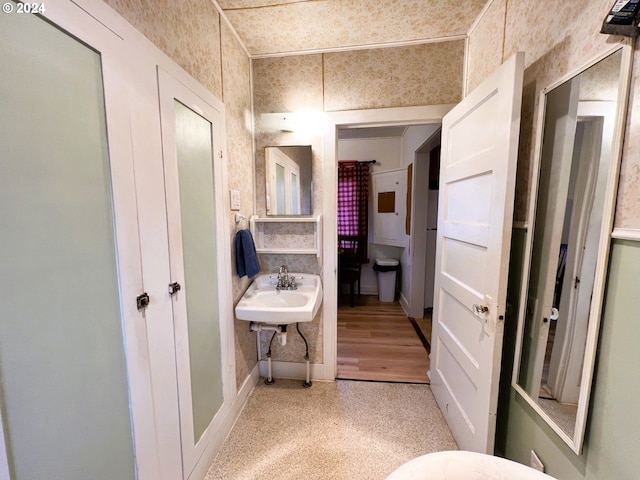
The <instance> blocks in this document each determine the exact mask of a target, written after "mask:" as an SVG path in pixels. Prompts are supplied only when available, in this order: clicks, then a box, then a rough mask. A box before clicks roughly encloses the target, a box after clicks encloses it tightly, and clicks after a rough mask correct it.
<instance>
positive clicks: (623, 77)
mask: <svg viewBox="0 0 640 480" xmlns="http://www.w3.org/2000/svg"><path fill="white" fill-rule="evenodd" d="M632 45H633V44H632V42H631V40H629V39H624V40H623V41H621V42H620V43H617V44H615V45H613V46H611V47H610V48H609V49H607V50H606V51H605V52H603V53H602V54H601V55H599V56H598V57H596V58H594V59H592V60H591V61H590V62H588V63H587V64H585V65H583V66H582V67H580V68H578V69H576V70H575V71H573V72H571V73H569V74H567V75H566V76H564V77H563V78H561V79H560V80H558V81H557V82H555V83H553V84H551V85H549V86H548V87H546V88H544V89H543V90H542V91H541V93H540V98H539V103H538V112H540V113H539V115H538V122H537V130H536V144H535V152H536V156H535V159H534V163H533V165H532V169H531V177H530V185H531V192H530V197H529V198H530V203H529V210H528V212H527V219H528V222H527V224H528V225H527V227H528V228H527V236H526V243H525V251H524V269H523V281H522V285H521V289H520V306H519V310H518V330H517V334H516V348H515V358H514V364H513V375H512V379H511V386H512V387H513V389H514V390H515V391H516V392H518V394H519V395H520V396H521V397H522V398H523V399H524V400H525V401H526V402H527V403H528V404H529V405H530V406H531V408H533V410H534V411H535V412H536V413H537V414H538V415H540V417H541V418H542V419H543V420H544V421H545V422H546V423H547V424H548V425H549V426H550V427H551V428H552V429H553V430H554V431H555V432H556V433H557V434H558V435H559V436H560V438H561V439H562V440H563V441H564V442H565V443H566V444H567V445H569V447H570V448H571V449H572V450H573V451H574V452H575V453H577V454H578V455H579V454H580V452H581V451H582V445H583V443H584V433H585V427H586V423H587V413H588V408H589V400H590V397H591V386H592V381H593V372H594V367H595V358H596V350H597V348H598V334H599V331H600V318H601V316H602V304H603V299H604V289H605V282H606V275H607V268H608V262H609V248H610V243H611V233H612V230H613V218H614V211H615V204H616V195H617V189H618V175H619V173H620V161H621V157H622V144H623V140H624V128H625V120H626V116H627V108H628V101H629V89H630V82H631V66H632V61H633V46H632ZM618 50H621V51H622V63H621V66H620V79H619V86H618V98H617V110H616V116H615V127H614V132H613V140H612V145H611V157H612V158H611V160H612V161H611V163H610V165H609V171H608V173H607V175H608V177H607V189H606V194H605V204H604V209H603V215H602V226H601V230H600V243H599V247H598V259H597V264H596V271H595V281H594V287H593V297H592V302H591V307H590V310H589V326H588V330H587V342H586V347H585V354H584V363H583V369H582V378H581V383H580V385H581V387H580V396H579V399H578V410H577V415H576V423H575V429H574V432H573V436H570V435H568V434H567V433H566V432H565V431H564V430H562V428H560V425H558V423H557V422H556V421H555V420H554V419H553V418H552V417H551V416H550V415H549V414H548V413H547V412H546V411H545V410H544V409H543V408H542V407H541V406H540V404H539V403H538V402H536V400H535V399H533V398H532V397H531V395H529V393H528V392H527V391H526V390H525V389H524V388H522V386H520V385H519V384H518V374H519V371H520V359H521V354H522V341H523V338H522V337H523V332H524V319H525V312H526V305H527V301H526V299H527V295H528V291H529V273H530V269H531V256H532V251H533V233H534V229H535V228H534V223H535V222H534V219H535V214H536V204H537V201H536V199H537V196H538V182H539V177H540V164H541V157H542V142H543V134H544V121H545V111H546V98H547V94H548V93H549V92H550V91H551V90H553V89H554V88H556V87H558V86H559V85H561V84H563V83H565V82H567V81H568V80H571V79H572V78H574V77H575V76H576V75H579V74H580V73H582V72H584V71H585V70H587V69H588V68H590V67H592V66H593V65H595V64H596V63H598V62H599V61H601V60H603V59H604V58H606V57H608V56H609V55H611V54H613V53H615V52H616V51H618Z"/></svg>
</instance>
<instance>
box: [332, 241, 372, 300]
mask: <svg viewBox="0 0 640 480" xmlns="http://www.w3.org/2000/svg"><path fill="white" fill-rule="evenodd" d="M366 241H367V240H366V236H347V235H339V236H338V245H339V250H338V285H339V287H340V293H342V285H348V286H349V306H350V307H352V308H353V307H355V296H356V295H358V297H360V275H361V273H362V264H363V263H366V261H367V259H366V253H365V254H364V255H363V254H362V251H363V250H364V251H365V252H366V247H367V243H366Z"/></svg>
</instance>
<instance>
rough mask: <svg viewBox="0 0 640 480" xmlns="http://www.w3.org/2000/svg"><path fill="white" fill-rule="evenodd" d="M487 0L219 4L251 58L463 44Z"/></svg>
mask: <svg viewBox="0 0 640 480" xmlns="http://www.w3.org/2000/svg"><path fill="white" fill-rule="evenodd" d="M486 2H487V0H464V1H461V0H217V3H218V5H219V6H220V8H221V9H222V10H223V12H224V15H225V16H226V17H227V19H228V20H229V23H230V24H231V25H232V26H233V28H234V29H235V31H236V32H237V33H238V35H239V37H240V39H241V40H242V42H243V43H244V44H245V46H246V47H247V49H248V51H249V54H250V55H251V56H252V57H255V58H259V57H266V56H280V55H291V54H301V53H314V52H327V51H340V50H344V49H359V48H372V47H382V46H393V45H407V44H412V43H425V42H430V41H444V40H453V39H458V38H464V36H465V35H466V33H467V31H468V30H469V28H470V27H471V25H472V24H473V22H474V20H475V19H476V17H477V16H478V14H479V13H480V11H481V10H482V8H483V7H484V5H485V3H486Z"/></svg>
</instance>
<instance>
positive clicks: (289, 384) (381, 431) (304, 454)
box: [205, 379, 457, 480]
mask: <svg viewBox="0 0 640 480" xmlns="http://www.w3.org/2000/svg"><path fill="white" fill-rule="evenodd" d="M301 383H302V382H301V381H299V380H280V379H277V380H276V383H275V384H274V385H271V386H267V385H264V383H262V381H260V382H259V383H258V385H257V386H256V388H255V390H254V391H253V393H252V394H251V396H250V397H249V400H248V402H247V405H246V406H245V408H244V410H243V411H242V413H241V415H240V418H239V419H238V421H237V423H236V425H235V426H234V428H233V430H232V432H231V434H230V435H229V437H228V438H227V440H226V441H225V443H224V445H223V446H222V449H221V450H220V452H219V454H218V456H217V457H216V459H215V460H214V462H213V464H212V465H211V467H210V469H209V472H208V473H207V476H206V477H205V478H206V480H214V479H225V480H253V479H265V480H266V479H270V480H293V479H296V480H298V479H304V480H307V479H309V480H312V479H317V480H320V479H322V480H333V479H336V480H343V479H344V480H365V479H366V480H377V479H384V478H385V477H386V476H387V475H388V474H390V473H391V472H392V471H393V470H395V469H396V468H397V467H399V466H400V465H402V464H403V463H405V462H406V461H408V460H410V459H412V458H414V457H417V456H420V455H424V454H425V453H430V452H436V451H441V450H455V449H457V446H456V443H455V441H454V439H453V437H452V436H451V433H450V431H449V429H448V427H447V425H446V423H445V421H444V418H443V417H442V414H441V413H440V410H439V409H438V406H437V404H436V401H435V399H434V397H433V394H432V393H431V389H430V388H429V386H428V385H416V384H398V383H395V384H391V383H379V382H359V381H350V380H336V382H314V384H313V386H312V387H311V388H309V389H306V388H302V386H301Z"/></svg>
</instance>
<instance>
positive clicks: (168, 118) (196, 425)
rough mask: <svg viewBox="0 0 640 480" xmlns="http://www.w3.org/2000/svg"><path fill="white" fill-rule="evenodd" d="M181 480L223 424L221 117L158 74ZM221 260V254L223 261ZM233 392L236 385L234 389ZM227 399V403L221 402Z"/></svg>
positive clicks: (196, 465) (225, 352)
mask: <svg viewBox="0 0 640 480" xmlns="http://www.w3.org/2000/svg"><path fill="white" fill-rule="evenodd" d="M159 86H160V114H161V120H162V143H163V158H164V170H165V189H166V203H167V205H166V208H167V222H168V229H169V230H168V231H169V257H170V266H171V283H173V284H174V285H176V286H177V285H179V288H180V289H179V290H176V289H175V288H176V286H174V287H173V292H174V293H173V294H172V302H173V316H174V331H175V346H176V367H177V372H178V398H179V408H180V430H181V432H180V436H181V442H182V460H183V461H182V463H183V474H184V478H185V479H186V478H190V477H191V476H192V475H193V477H196V476H197V475H195V474H193V472H194V470H196V469H202V468H203V465H201V464H202V463H203V462H204V463H208V461H209V460H207V459H208V453H207V452H211V451H212V446H213V442H214V441H216V433H217V431H218V430H219V429H220V427H221V425H222V422H223V421H224V412H223V405H224V400H225V392H224V388H225V387H227V388H229V383H231V382H232V379H231V378H230V377H229V376H228V375H227V376H226V377H225V374H226V373H227V372H229V370H230V369H228V368H226V369H225V368H223V358H228V357H229V352H228V350H225V348H226V345H227V343H228V342H227V341H226V337H227V332H228V331H229V328H228V324H232V318H230V317H229V316H228V315H227V313H228V312H227V309H226V303H225V302H224V301H222V300H221V298H228V297H229V296H230V294H228V293H227V290H226V288H227V285H226V284H227V282H226V281H220V279H226V278H229V276H227V275H226V274H227V272H228V268H227V264H226V260H227V259H228V257H229V253H228V252H229V250H228V246H227V245H225V244H224V242H223V241H222V239H223V238H224V237H225V236H226V235H227V233H226V232H225V229H224V220H223V216H222V213H221V212H223V211H224V208H223V206H222V203H223V201H222V198H223V197H222V190H223V188H224V187H223V184H224V182H223V181H222V179H221V176H222V170H223V168H222V165H221V162H222V159H221V157H220V154H221V153H222V146H221V142H222V131H223V130H222V122H223V118H224V117H223V115H222V113H221V111H220V110H219V109H218V108H216V107H215V106H212V105H210V104H209V103H208V102H206V101H205V100H203V99H202V98H201V97H199V96H198V95H196V94H195V93H193V92H192V91H191V90H189V89H188V88H187V87H186V86H184V85H183V84H181V83H180V82H179V81H178V80H176V79H174V78H173V77H172V76H170V75H169V74H167V73H165V72H164V71H163V70H159ZM223 252H224V253H223ZM233 387H234V391H235V385H233ZM227 398H228V397H227Z"/></svg>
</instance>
